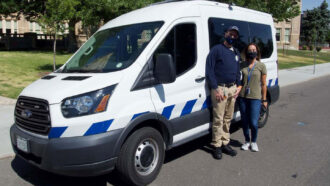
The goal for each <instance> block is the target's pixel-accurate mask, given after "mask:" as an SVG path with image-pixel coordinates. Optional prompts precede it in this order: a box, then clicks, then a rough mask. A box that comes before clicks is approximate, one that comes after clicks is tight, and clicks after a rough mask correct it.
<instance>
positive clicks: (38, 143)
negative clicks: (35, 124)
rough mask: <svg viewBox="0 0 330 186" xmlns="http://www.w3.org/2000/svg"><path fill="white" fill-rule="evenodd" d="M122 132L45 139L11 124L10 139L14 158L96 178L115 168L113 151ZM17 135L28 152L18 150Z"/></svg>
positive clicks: (65, 173) (57, 170) (61, 171)
mask: <svg viewBox="0 0 330 186" xmlns="http://www.w3.org/2000/svg"><path fill="white" fill-rule="evenodd" d="M121 131H122V130H114V131H110V132H106V133H101V134H96V135H90V136H79V137H68V138H55V139H48V138H42V137H37V136H35V135H31V134H30V133H28V132H24V131H23V130H22V129H20V128H19V127H17V125H16V124H14V125H13V126H12V127H11V128H10V136H11V142H12V146H13V149H14V151H15V153H16V155H17V156H19V157H20V158H22V159H24V160H26V161H27V162H29V163H31V164H33V165H35V166H37V167H39V168H40V169H43V170H46V171H49V172H53V173H56V174H61V175H67V176H97V175H102V174H106V173H109V172H111V171H112V170H113V169H114V168H115V165H116V161H117V157H115V149H114V148H115V144H116V143H117V140H118V139H119V136H120V134H121ZM17 136H19V137H21V138H24V139H26V140H27V143H28V152H27V153H26V152H23V151H21V150H19V149H18V148H17Z"/></svg>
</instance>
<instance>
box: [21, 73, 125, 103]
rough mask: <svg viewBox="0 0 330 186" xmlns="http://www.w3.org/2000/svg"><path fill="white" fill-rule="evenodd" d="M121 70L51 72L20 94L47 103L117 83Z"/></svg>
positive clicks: (121, 74)
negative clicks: (108, 71) (107, 71)
mask: <svg viewBox="0 0 330 186" xmlns="http://www.w3.org/2000/svg"><path fill="white" fill-rule="evenodd" d="M122 76H123V73H122V71H118V72H110V73H102V74H101V73H91V74H89V73H88V74H87V73H51V74H49V75H47V76H44V77H42V78H41V79H39V80H37V81H35V82H33V83H32V84H31V85H29V86H27V87H26V88H25V89H24V90H23V91H22V92H21V94H20V96H27V97H34V98H40V99H44V100H47V101H48V103H49V104H56V103H60V102H61V101H62V100H63V99H65V98H67V97H71V96H75V95H79V94H83V93H87V92H91V91H94V90H98V89H102V88H105V87H108V86H111V85H114V84H117V83H119V81H120V80H121V78H122Z"/></svg>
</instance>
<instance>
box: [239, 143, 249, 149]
mask: <svg viewBox="0 0 330 186" xmlns="http://www.w3.org/2000/svg"><path fill="white" fill-rule="evenodd" d="M249 148H250V142H245V143H244V144H243V145H242V146H241V149H242V150H249Z"/></svg>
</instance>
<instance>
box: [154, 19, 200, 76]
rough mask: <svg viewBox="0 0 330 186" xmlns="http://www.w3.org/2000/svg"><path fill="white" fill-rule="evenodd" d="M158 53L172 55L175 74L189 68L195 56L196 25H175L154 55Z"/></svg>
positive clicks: (193, 63)
mask: <svg viewBox="0 0 330 186" xmlns="http://www.w3.org/2000/svg"><path fill="white" fill-rule="evenodd" d="M160 53H169V54H171V55H172V57H173V60H174V62H175V65H176V74H177V76H179V75H181V74H183V73H184V72H186V71H188V70H189V69H191V68H192V67H193V66H194V65H195V63H196V58H197V47H196V25H195V24H191V23H189V24H180V25H177V26H175V27H174V28H173V29H172V30H171V31H170V32H169V34H168V35H167V36H166V38H165V39H164V40H163V41H162V42H161V44H160V45H159V46H158V48H157V49H156V51H155V53H154V57H156V56H157V54H160Z"/></svg>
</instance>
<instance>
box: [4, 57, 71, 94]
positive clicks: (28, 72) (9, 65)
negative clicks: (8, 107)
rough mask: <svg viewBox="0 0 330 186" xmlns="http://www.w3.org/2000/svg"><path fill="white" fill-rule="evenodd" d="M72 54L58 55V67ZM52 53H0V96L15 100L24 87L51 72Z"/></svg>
mask: <svg viewBox="0 0 330 186" xmlns="http://www.w3.org/2000/svg"><path fill="white" fill-rule="evenodd" d="M71 55H72V54H65V53H59V54H58V55H57V56H56V64H57V66H58V67H60V66H61V65H62V64H64V63H65V61H66V60H67V59H69V57H70V56H71ZM52 64H53V53H52V52H40V51H29V52H7V51H0V95H1V96H5V97H10V98H17V96H18V95H19V93H20V92H21V91H22V90H23V88H24V87H26V86H28V85H29V84H30V83H32V82H33V81H35V80H37V79H39V78H40V77H42V76H44V75H45V74H47V73H50V72H52Z"/></svg>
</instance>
